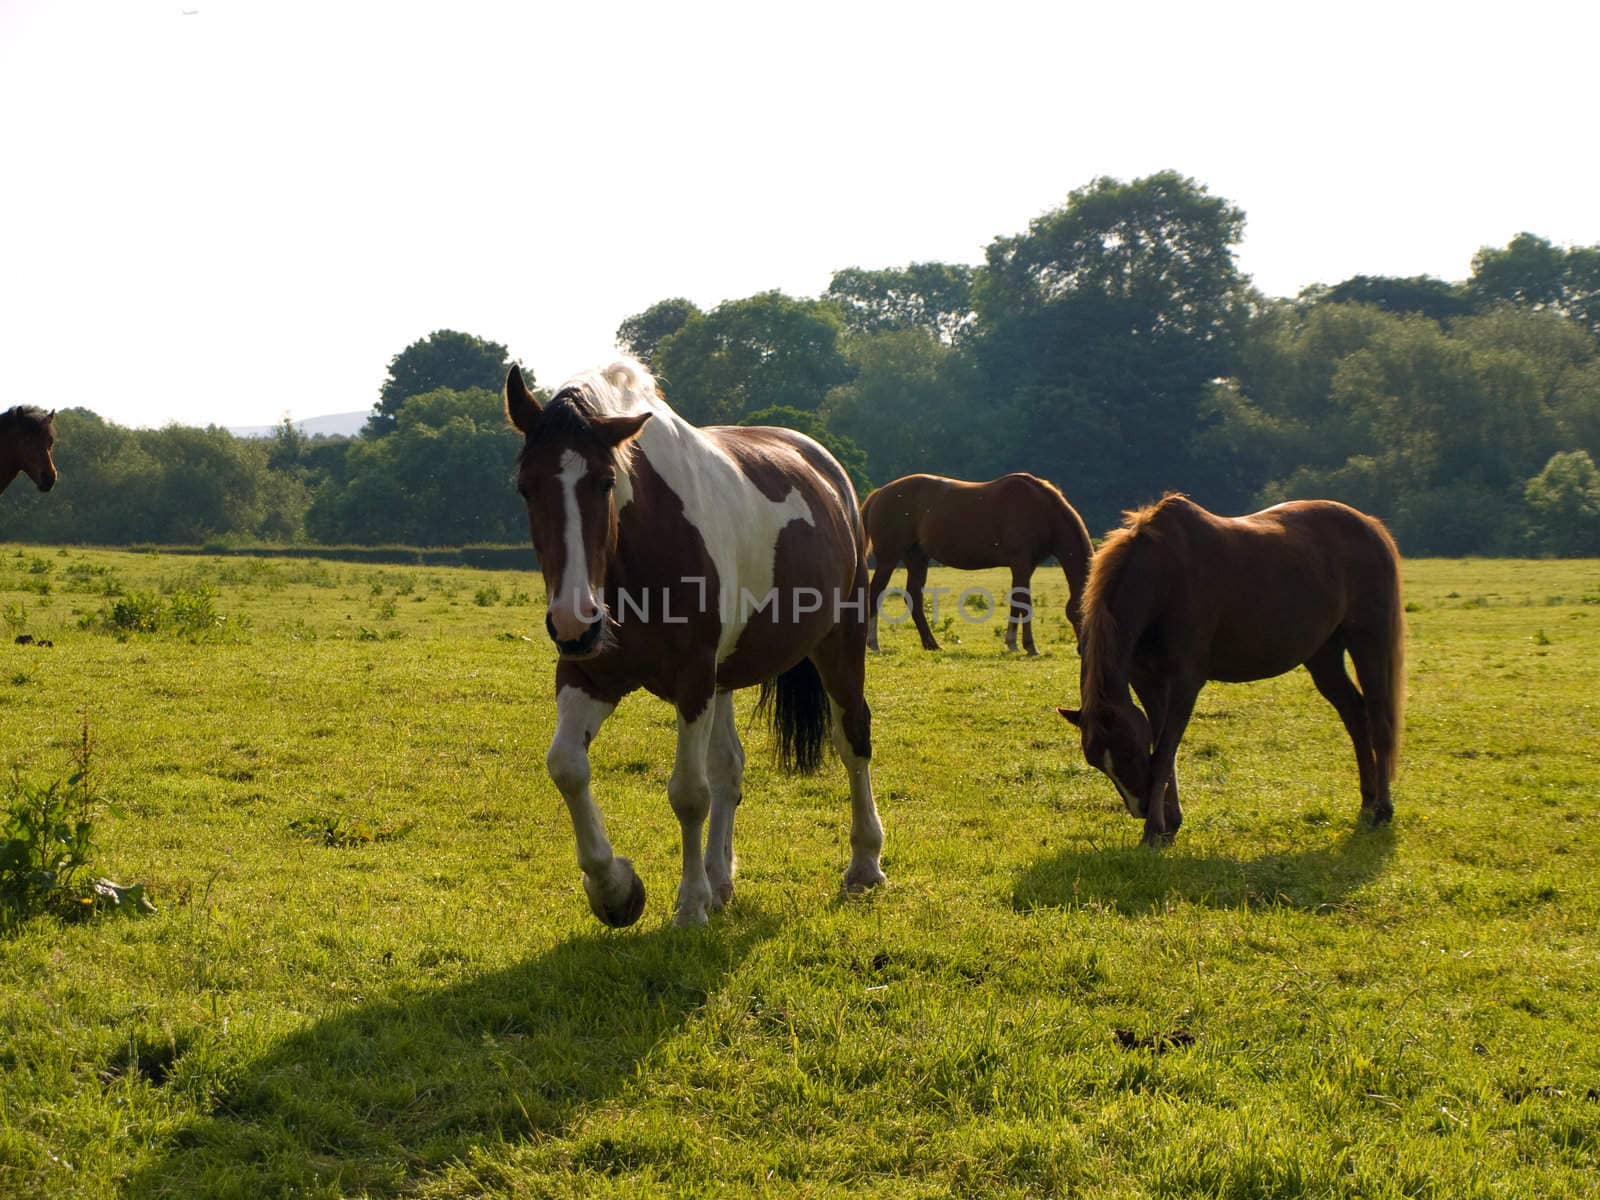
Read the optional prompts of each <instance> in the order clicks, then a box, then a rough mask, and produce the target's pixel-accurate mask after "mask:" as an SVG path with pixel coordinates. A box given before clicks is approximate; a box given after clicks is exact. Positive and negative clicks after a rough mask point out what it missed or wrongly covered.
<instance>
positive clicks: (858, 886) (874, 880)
mask: <svg viewBox="0 0 1600 1200" xmlns="http://www.w3.org/2000/svg"><path fill="white" fill-rule="evenodd" d="M888 882H889V877H888V876H887V875H885V874H884V873H883V872H882V871H881V870H879V869H878V865H877V864H876V863H873V864H872V865H871V866H870V867H859V868H858V867H851V868H850V869H849V870H848V871H846V872H845V873H844V883H843V885H842V886H841V887H840V889H839V890H840V891H841V892H842V893H843V894H844V895H846V896H863V895H865V894H866V893H867V892H870V891H871V890H872V889H873V888H875V887H879V886H881V885H883V884H885V883H888Z"/></svg>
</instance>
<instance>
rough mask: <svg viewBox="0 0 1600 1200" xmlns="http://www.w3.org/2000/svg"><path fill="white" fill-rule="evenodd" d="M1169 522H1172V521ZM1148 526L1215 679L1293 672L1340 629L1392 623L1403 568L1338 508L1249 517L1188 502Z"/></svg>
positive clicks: (1360, 517) (1361, 516) (1380, 536)
mask: <svg viewBox="0 0 1600 1200" xmlns="http://www.w3.org/2000/svg"><path fill="white" fill-rule="evenodd" d="M1169 514H1170V515H1169ZM1169 514H1161V515H1158V516H1157V517H1155V518H1154V519H1152V520H1150V521H1149V522H1148V525H1149V527H1150V530H1151V533H1152V534H1153V535H1154V536H1153V537H1152V538H1151V541H1152V542H1153V543H1154V544H1156V545H1163V544H1164V545H1165V546H1166V550H1165V551H1164V553H1165V554H1166V555H1167V556H1169V557H1170V558H1171V559H1172V564H1171V565H1172V567H1173V568H1174V569H1175V571H1176V572H1177V575H1178V578H1179V579H1180V580H1181V585H1180V591H1179V593H1178V594H1179V597H1180V599H1179V601H1178V603H1179V605H1180V607H1181V609H1182V610H1183V612H1184V614H1185V615H1184V616H1183V618H1182V622H1183V623H1186V624H1190V625H1192V626H1194V627H1195V628H1196V630H1197V631H1203V632H1202V633H1201V636H1203V637H1204V639H1205V642H1206V643H1208V644H1209V648H1208V650H1207V651H1206V652H1205V653H1204V655H1203V657H1204V658H1206V659H1207V660H1208V662H1207V664H1206V671H1207V675H1208V677H1209V678H1212V679H1220V680H1248V679H1263V678H1268V677H1270V676H1273V675H1279V674H1282V673H1284V672H1285V671H1289V670H1292V669H1294V667H1296V666H1298V665H1299V664H1300V663H1302V662H1304V661H1305V660H1306V658H1308V657H1309V656H1310V655H1311V654H1312V653H1314V652H1315V651H1316V650H1317V649H1319V648H1320V647H1321V646H1322V645H1324V644H1325V643H1326V642H1327V641H1328V640H1329V639H1330V638H1331V637H1333V636H1334V635H1335V634H1336V633H1338V632H1339V631H1340V630H1342V629H1343V630H1352V629H1359V630H1363V631H1365V630H1371V631H1372V632H1374V633H1377V632H1380V631H1381V630H1383V629H1384V628H1386V627H1387V625H1388V623H1389V622H1391V621H1392V619H1393V613H1392V609H1393V607H1394V605H1395V604H1396V597H1397V596H1398V560H1397V556H1396V554H1395V551H1394V542H1393V540H1392V539H1391V538H1390V537H1389V534H1388V532H1387V530H1385V529H1384V527H1383V525H1382V524H1381V523H1380V522H1378V521H1377V520H1375V519H1373V518H1372V517H1369V516H1367V515H1366V514H1365V513H1361V512H1359V511H1357V510H1356V509H1353V508H1351V507H1349V506H1348V505H1345V504H1341V503H1339V502H1337V501H1333V500H1299V501H1291V502H1289V503H1286V504H1280V505H1276V506H1274V507H1272V508H1268V509H1264V510H1262V511H1261V512H1257V513H1252V514H1250V515H1248V516H1243V517H1222V516H1217V515H1215V514H1213V513H1210V512H1208V511H1207V510H1205V509H1203V508H1201V507H1200V506H1199V505H1197V504H1194V503H1193V502H1191V501H1187V500H1184V501H1182V503H1181V504H1179V505H1172V506H1171V507H1170V509H1169Z"/></svg>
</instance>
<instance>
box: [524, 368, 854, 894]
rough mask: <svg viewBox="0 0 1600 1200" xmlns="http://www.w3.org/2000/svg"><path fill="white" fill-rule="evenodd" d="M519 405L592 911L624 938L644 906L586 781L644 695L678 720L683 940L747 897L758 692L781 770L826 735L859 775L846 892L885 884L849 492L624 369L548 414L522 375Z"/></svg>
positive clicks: (561, 780) (817, 460) (791, 444)
mask: <svg viewBox="0 0 1600 1200" xmlns="http://www.w3.org/2000/svg"><path fill="white" fill-rule="evenodd" d="M505 404H506V414H507V416H508V417H509V418H510V420H511V423H512V424H513V425H514V426H516V428H517V429H518V430H520V431H521V432H522V434H523V437H524V443H523V447H522V454H521V457H520V458H519V460H518V467H517V489H518V491H520V492H521V493H522V496H523V497H524V499H525V500H526V501H527V506H528V520H529V526H530V528H531V532H532V536H533V545H534V549H535V550H536V551H537V553H538V555H539V565H540V569H541V570H542V572H543V574H544V580H545V587H546V590H547V593H548V596H549V604H548V608H547V611H546V619H545V624H546V628H547V630H548V632H549V634H550V637H551V639H552V640H553V641H554V642H555V644H556V648H557V650H558V651H559V653H560V658H559V660H558V662H557V664H556V732H555V737H554V739H553V740H552V742H551V744H550V751H549V754H548V755H547V756H546V759H545V763H546V766H547V767H548V768H549V771H550V777H551V779H552V780H553V781H554V782H555V785H556V787H557V788H559V789H560V791H561V794H562V796H563V797H564V798H565V800H566V802H567V807H568V810H569V811H570V813H571V816H572V826H573V832H574V834H575V836H576V839H577V847H578V863H579V865H580V867H582V869H583V884H584V890H585V892H586V893H587V894H588V897H589V907H590V908H591V909H592V910H593V911H594V913H595V915H596V916H597V917H599V918H600V919H601V920H602V921H604V922H605V923H606V924H608V925H613V926H624V925H631V924H632V923H633V922H634V921H636V920H638V918H639V915H640V913H641V912H643V910H644V900H645V896H644V885H643V884H642V883H641V882H640V880H639V877H638V875H637V874H636V873H635V871H634V869H633V866H632V864H631V863H630V862H629V861H628V860H627V859H626V858H621V857H618V856H616V855H614V854H613V853H612V848H611V843H610V841H609V840H608V839H607V837H606V833H605V827H604V824H603V823H602V821H601V817H600V811H599V809H598V808H596V806H595V802H594V798H593V796H592V794H591V792H590V772H589V745H590V743H591V742H592V741H593V739H594V737H595V735H596V734H597V733H598V732H599V730H600V726H601V724H602V723H603V722H604V721H605V719H606V718H607V717H608V716H609V715H610V714H611V712H612V710H613V709H615V707H616V705H617V702H618V701H620V700H621V699H622V697H623V696H625V695H626V694H627V693H629V692H631V691H633V690H635V689H636V688H641V687H642V688H644V689H646V690H647V691H649V692H651V693H652V694H654V695H656V696H658V697H660V698H661V699H663V700H666V701H668V702H669V703H671V704H672V705H673V706H674V707H675V708H676V709H677V715H678V744H677V758H676V760H675V762H674V764H673V769H672V776H671V779H670V780H669V782H668V784H667V797H668V799H669V801H670V802H671V804H672V809H673V812H674V813H676V814H677V817H678V822H679V825H680V827H681V829H682V833H683V874H682V879H681V881H680V883H679V885H678V896H677V903H676V908H675V919H676V921H677V923H678V924H680V925H693V924H700V923H703V922H704V921H705V920H706V919H707V913H708V912H710V911H714V910H717V909H720V908H721V907H722V906H723V905H724V904H725V903H727V901H728V900H729V899H731V897H732V895H733V876H734V867H735V860H734V853H733V818H734V809H735V807H736V806H737V805H738V803H739V799H740V790H741V787H742V783H743V771H744V751H743V748H742V747H741V746H740V744H739V735H738V730H737V729H736V728H735V725H734V715H733V693H734V691H735V690H737V689H739V688H745V687H750V686H752V685H757V684H759V685H761V686H762V699H763V702H764V703H767V704H769V705H770V707H771V709H772V716H773V723H774V726H775V728H776V731H777V733H778V736H779V744H780V756H781V758H782V760H783V762H784V764H785V765H786V766H791V767H797V768H799V769H802V770H809V769H813V768H814V767H815V766H816V765H817V764H818V762H819V761H820V758H821V752H822V745H823V740H824V738H826V737H827V736H828V733H829V731H830V727H831V733H832V739H833V745H834V747H835V749H836V750H837V751H838V753H839V756H840V758H842V759H843V760H844V764H845V768H846V770H847V771H848V773H849V777H850V801H851V829H850V845H851V848H852V855H851V859H850V866H849V869H848V870H847V871H846V873H845V877H844V884H845V888H846V889H847V890H850V891H857V890H861V889H864V888H869V887H872V886H874V885H876V884H879V883H882V882H883V878H884V876H883V872H882V871H881V870H880V869H879V865H878V857H879V853H880V850H881V849H882V845H883V829H882V827H881V826H880V825H879V823H878V813H877V808H876V806H875V804H874V802H873V797H872V780H871V773H870V769H869V759H870V757H871V753H872V749H871V714H870V712H869V711H868V708H867V702H866V698H865V695H864V694H863V686H864V683H865V675H866V632H867V622H866V616H867V611H866V572H867V567H866V552H865V548H864V539H863V535H862V532H861V519H860V514H859V512H858V510H857V507H856V497H855V490H854V489H853V487H852V486H851V484H850V479H849V476H847V475H846V474H845V472H844V470H843V469H842V468H841V467H840V466H839V464H838V463H837V462H835V461H834V459H833V458H832V456H830V455H829V454H828V452H827V451H826V450H824V449H823V448H822V447H821V446H819V445H817V443H815V442H814V441H812V440H811V439H810V438H807V437H805V436H803V435H801V434H799V433H796V432H794V431H793V430H789V429H768V428H757V427H750V428H746V427H736V428H707V429H698V428H696V427H694V426H693V425H691V424H689V422H687V421H685V420H684V419H683V418H682V417H680V416H678V414H677V413H675V412H674V411H673V410H672V409H671V408H670V407H668V405H667V404H666V402H665V401H664V400H663V399H662V398H661V395H660V393H659V392H658V390H657V388H656V384H655V380H654V379H653V378H652V377H651V376H650V374H649V372H648V371H646V370H645V368H644V367H643V366H641V365H640V364H639V363H637V362H634V361H632V360H623V361H621V362H617V363H614V364H612V365H611V366H609V367H606V368H604V369H603V370H594V371H589V372H585V373H584V374H581V375H578V376H577V377H576V378H574V379H571V380H569V381H568V382H567V383H565V384H563V385H562V386H561V388H559V389H558V390H557V392H556V394H555V396H554V398H553V399H552V400H551V401H550V403H549V404H548V405H543V406H541V405H540V403H539V402H538V400H536V399H535V398H534V396H533V395H532V394H531V393H530V392H529V391H528V388H527V385H526V383H525V382H524V380H523V378H522V373H521V372H520V371H519V370H518V369H517V368H516V367H514V366H513V367H512V368H511V370H510V372H509V373H508V374H507V376H506V385H505ZM773 700H775V701H776V703H775V704H771V702H772V701H773ZM708 814H709V818H710V823H709V829H708V830H707V832H706V836H705V838H704V840H702V827H703V826H704V825H705V824H706V820H707V816H708Z"/></svg>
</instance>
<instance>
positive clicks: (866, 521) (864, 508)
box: [861, 488, 883, 557]
mask: <svg viewBox="0 0 1600 1200" xmlns="http://www.w3.org/2000/svg"><path fill="white" fill-rule="evenodd" d="M882 490H883V489H882V488H873V489H872V490H871V491H870V492H868V493H867V497H866V499H865V500H863V501H862V502H861V553H862V555H863V557H869V556H871V554H872V505H873V502H874V501H876V500H877V498H878V493H879V492H881V491H882Z"/></svg>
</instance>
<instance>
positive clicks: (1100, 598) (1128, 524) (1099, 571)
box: [1079, 492, 1193, 711]
mask: <svg viewBox="0 0 1600 1200" xmlns="http://www.w3.org/2000/svg"><path fill="white" fill-rule="evenodd" d="M1192 504H1193V501H1191V500H1190V499H1189V498H1188V497H1187V496H1185V495H1184V494H1183V493H1182V492H1167V493H1166V494H1165V495H1163V496H1162V497H1161V499H1159V500H1157V501H1156V502H1155V503H1154V504H1146V505H1144V506H1143V507H1142V508H1131V509H1128V510H1127V511H1125V512H1124V513H1123V514H1122V528H1121V529H1113V530H1112V531H1111V532H1110V533H1108V534H1106V538H1105V541H1103V542H1101V543H1100V549H1098V550H1097V551H1095V555H1094V561H1093V562H1092V563H1091V564H1090V567H1089V582H1088V583H1087V584H1085V585H1084V589H1083V638H1082V645H1081V646H1080V647H1079V650H1080V653H1081V654H1082V656H1083V671H1082V697H1081V699H1082V705H1083V708H1084V709H1085V710H1086V711H1087V710H1088V709H1090V708H1092V707H1093V706H1094V703H1095V701H1096V700H1098V698H1099V696H1100V692H1101V687H1102V684H1103V683H1104V680H1105V674H1106V671H1107V668H1108V664H1109V663H1111V662H1112V661H1113V660H1114V658H1115V656H1116V653H1117V645H1118V632H1117V622H1116V619H1115V618H1114V617H1113V616H1112V615H1111V593H1112V591H1113V589H1114V588H1115V587H1116V584H1117V580H1119V579H1120V578H1121V577H1122V572H1123V571H1124V570H1125V569H1126V567H1127V565H1128V560H1129V559H1130V558H1132V557H1133V552H1134V547H1135V546H1136V545H1137V544H1138V542H1139V540H1140V539H1141V538H1144V539H1146V540H1149V539H1154V538H1159V537H1160V536H1161V531H1160V530H1159V529H1157V528H1155V521H1156V518H1157V517H1159V516H1160V515H1161V514H1162V513H1164V512H1167V511H1170V510H1173V509H1177V508H1180V507H1189V506H1191V505H1192Z"/></svg>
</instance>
